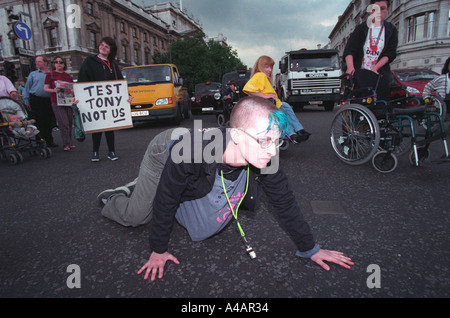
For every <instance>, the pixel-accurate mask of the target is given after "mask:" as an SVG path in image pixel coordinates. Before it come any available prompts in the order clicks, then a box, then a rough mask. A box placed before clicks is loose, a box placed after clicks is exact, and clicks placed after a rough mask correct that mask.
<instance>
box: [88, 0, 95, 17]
mask: <svg viewBox="0 0 450 318" xmlns="http://www.w3.org/2000/svg"><path fill="white" fill-rule="evenodd" d="M87 13H88V14H89V15H94V5H93V4H92V2H88V3H87Z"/></svg>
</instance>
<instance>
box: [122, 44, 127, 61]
mask: <svg viewBox="0 0 450 318" xmlns="http://www.w3.org/2000/svg"><path fill="white" fill-rule="evenodd" d="M122 59H123V60H124V61H126V60H127V47H126V46H122Z"/></svg>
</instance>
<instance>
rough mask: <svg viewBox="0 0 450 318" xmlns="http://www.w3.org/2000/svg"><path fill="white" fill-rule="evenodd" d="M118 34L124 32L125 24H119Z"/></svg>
mask: <svg viewBox="0 0 450 318" xmlns="http://www.w3.org/2000/svg"><path fill="white" fill-rule="evenodd" d="M120 32H125V23H123V22H120Z"/></svg>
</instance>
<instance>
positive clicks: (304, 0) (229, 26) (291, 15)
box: [144, 0, 350, 67]
mask: <svg viewBox="0 0 450 318" xmlns="http://www.w3.org/2000/svg"><path fill="white" fill-rule="evenodd" d="M349 1H350V0H335V1H329V0H301V1H300V0H277V1H261V0H226V1H222V0H182V6H183V9H185V10H186V11H187V13H188V14H189V15H192V16H193V17H194V19H198V20H199V21H200V23H201V24H202V27H203V31H204V32H205V34H206V35H207V36H209V37H215V36H217V35H218V34H219V33H222V34H223V35H224V36H225V37H226V38H227V43H228V44H229V45H230V46H232V47H233V49H235V50H236V51H237V53H238V56H239V58H240V59H241V60H242V61H243V62H244V64H246V65H247V66H248V67H252V66H253V64H254V62H255V61H256V59H257V58H258V57H259V56H260V55H269V56H271V57H272V58H273V59H274V60H275V61H276V62H277V61H279V60H280V58H281V57H282V56H283V55H284V53H285V52H286V51H290V50H297V49H301V48H307V49H316V48H317V45H318V44H321V45H322V46H324V45H326V44H327V43H328V41H329V40H328V35H329V34H330V33H331V30H332V29H333V27H334V25H335V24H336V22H337V21H338V16H339V15H341V14H342V13H343V12H344V10H345V8H346V7H347V5H348V4H349ZM158 2H164V1H159V0H158ZM171 2H172V3H174V4H177V3H179V0H172V1H171ZM144 3H146V4H154V3H155V0H144ZM276 64H278V63H276Z"/></svg>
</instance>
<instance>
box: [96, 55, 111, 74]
mask: <svg viewBox="0 0 450 318" xmlns="http://www.w3.org/2000/svg"><path fill="white" fill-rule="evenodd" d="M98 58H99V59H100V60H101V61H102V62H103V63H104V64H105V65H106V66H108V68H109V71H110V73H112V69H111V62H110V61H109V60H107V61H108V63H106V61H105V60H104V59H102V58H101V57H98Z"/></svg>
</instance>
